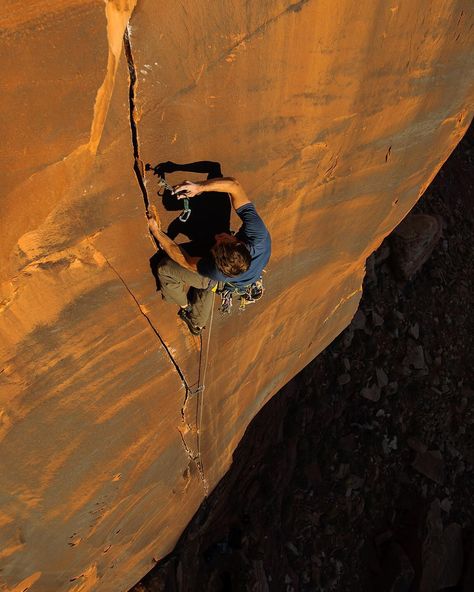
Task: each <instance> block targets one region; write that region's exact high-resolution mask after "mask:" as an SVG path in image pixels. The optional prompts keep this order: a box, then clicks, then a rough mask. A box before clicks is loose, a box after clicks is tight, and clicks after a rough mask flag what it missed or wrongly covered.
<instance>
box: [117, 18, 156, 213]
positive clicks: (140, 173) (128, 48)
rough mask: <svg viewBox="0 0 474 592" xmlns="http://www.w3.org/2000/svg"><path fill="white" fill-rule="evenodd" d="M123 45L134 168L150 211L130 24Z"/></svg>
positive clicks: (146, 205) (144, 200) (146, 206)
mask: <svg viewBox="0 0 474 592" xmlns="http://www.w3.org/2000/svg"><path fill="white" fill-rule="evenodd" d="M123 47H124V50H125V56H126V58H127V64H128V72H129V75H130V84H129V90H128V102H129V107H130V130H131V134H132V145H133V158H134V164H133V170H134V171H135V176H136V177H137V181H138V185H139V186H140V190H141V192H142V196H143V202H144V204H145V210H146V211H147V212H148V208H149V207H150V201H149V199H148V191H147V189H146V186H145V173H144V170H143V161H142V160H141V158H140V148H139V142H138V128H137V121H138V120H139V118H138V115H137V108H136V105H135V89H136V87H137V70H136V68H135V61H134V59H133V53H132V45H131V42H130V25H127V26H126V27H125V33H124V35H123Z"/></svg>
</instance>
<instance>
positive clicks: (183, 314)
mask: <svg viewBox="0 0 474 592" xmlns="http://www.w3.org/2000/svg"><path fill="white" fill-rule="evenodd" d="M189 313H190V311H189V309H188V308H180V309H179V311H178V316H179V317H180V318H181V319H182V320H183V321H184V322H185V323H186V325H187V326H188V329H189V330H190V331H191V333H192V334H193V335H201V333H202V330H203V329H204V327H198V326H197V325H195V324H194V323H193V322H192V320H191V317H190V316H189Z"/></svg>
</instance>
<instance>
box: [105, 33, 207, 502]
mask: <svg viewBox="0 0 474 592" xmlns="http://www.w3.org/2000/svg"><path fill="white" fill-rule="evenodd" d="M123 46H124V51H125V57H126V59H127V64H128V72H129V76H130V83H129V90H128V103H129V111H130V131H131V136H132V147H133V158H134V164H133V170H134V172H135V176H136V178H137V182H138V185H139V187H140V191H141V193H142V197H143V203H144V205H145V211H146V213H147V214H148V210H149V207H150V200H149V198H148V191H147V188H146V185H145V171H144V167H143V161H142V159H141V158H140V147H139V140H138V127H137V122H138V121H139V116H138V110H137V107H136V104H135V90H136V87H137V70H136V67H135V61H134V59H133V52H132V45H131V42H130V25H127V26H126V27H125V32H124V35H123ZM104 258H105V260H106V261H107V263H108V265H109V267H110V268H111V269H112V270H113V271H114V272H115V274H116V275H117V277H118V278H119V279H120V281H121V282H122V284H123V285H124V286H125V288H126V290H127V291H128V293H129V294H130V296H131V297H132V298H133V300H134V301H135V304H136V305H137V306H138V309H139V310H140V312H141V314H142V315H143V316H144V317H145V319H146V320H147V322H148V324H149V325H150V327H151V329H152V330H153V332H154V333H155V335H156V336H157V337H158V339H159V341H160V343H161V345H162V346H163V347H164V349H165V351H166V353H167V355H168V357H169V359H170V360H171V362H172V364H173V366H174V367H175V369H176V372H177V373H178V375H179V377H180V378H181V381H182V383H183V385H184V388H185V396H184V402H183V405H182V407H181V419H182V422H183V428H182V430H183V431H182V430H181V429H179V428H178V431H179V433H180V436H181V440H182V443H183V447H184V449H185V451H186V454H187V455H188V457H189V459H190V460H191V461H192V462H194V463H195V465H196V467H197V470H198V473H199V477H200V479H201V482H202V485H203V488H204V495H205V496H206V497H207V495H208V493H209V485H208V482H207V479H206V477H205V475H204V469H203V466H202V462H201V453H200V450H198V451H197V452H193V451H192V449H191V448H190V447H189V446H188V444H187V442H186V439H185V437H184V433H183V432H184V431H186V430H187V429H189V424H188V423H187V421H186V417H185V408H186V403H187V401H188V398H189V396H191V395H192V394H194V395H195V394H197V392H199V390H200V389H199V388H198V389H196V390H195V391H193V390H192V389H191V388H190V386H189V384H188V382H187V380H186V378H185V376H184V374H183V372H182V371H181V368H180V367H179V365H178V363H177V362H176V361H175V359H174V357H173V356H172V355H171V352H170V351H169V349H168V347H167V346H166V344H165V342H164V341H163V339H162V337H161V335H160V334H159V332H158V331H157V330H156V328H155V326H154V325H153V323H152V322H151V320H150V318H149V317H148V315H147V314H146V313H145V312H144V311H143V309H142V307H141V305H140V303H139V302H138V300H137V299H136V298H135V295H134V294H133V292H132V291H131V290H130V289H129V287H128V286H127V284H126V283H125V281H124V279H123V278H122V277H121V275H120V274H119V273H118V271H117V270H116V269H115V268H114V267H113V265H112V264H111V263H110V261H108V259H107V258H106V257H105V255H104ZM196 429H197V430H198V434H199V430H200V429H201V426H200V425H197V426H196ZM198 448H199V436H198Z"/></svg>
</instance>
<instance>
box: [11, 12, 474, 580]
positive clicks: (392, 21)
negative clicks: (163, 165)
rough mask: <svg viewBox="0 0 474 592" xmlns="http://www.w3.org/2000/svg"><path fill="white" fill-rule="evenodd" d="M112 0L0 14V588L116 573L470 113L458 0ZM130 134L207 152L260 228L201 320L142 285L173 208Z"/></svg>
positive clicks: (161, 149)
mask: <svg viewBox="0 0 474 592" xmlns="http://www.w3.org/2000/svg"><path fill="white" fill-rule="evenodd" d="M135 4H136V2H134V1H133V0H107V1H106V2H105V4H104V2H102V1H98V0H97V1H96V0H89V1H88V0H67V1H64V0H62V1H61V2H59V1H58V0H41V1H40V0H36V1H34V2H30V3H26V4H25V3H23V2H19V0H13V1H12V2H10V3H9V6H8V9H7V10H6V11H4V12H5V14H4V15H3V16H2V29H1V37H0V41H1V46H2V50H1V55H2V57H3V60H4V64H3V66H2V80H3V85H2V88H3V93H2V96H3V111H2V112H3V118H2V128H3V129H2V145H1V148H0V154H1V160H2V168H3V176H2V189H3V192H2V198H1V199H2V201H1V204H2V232H1V233H0V254H1V266H0V281H1V294H0V301H1V307H0V311H1V316H0V333H1V342H0V348H1V349H0V352H1V366H0V389H1V390H0V454H1V463H2V464H1V466H2V471H1V476H0V485H1V492H0V500H1V503H0V589H2V590H10V591H15V592H20V591H23V590H25V589H27V588H28V589H29V590H31V591H35V592H40V591H41V592H43V591H44V592H51V591H52V590H54V591H58V592H59V591H66V590H70V591H75V592H79V591H87V590H94V591H96V590H97V591H101V592H102V591H114V592H117V591H119V590H127V589H128V588H129V587H130V586H131V585H132V584H133V583H134V582H136V581H137V580H138V579H139V578H140V577H141V576H142V575H143V574H144V573H146V572H147V571H148V570H149V569H150V568H151V567H152V565H153V563H154V562H155V561H156V560H157V559H159V558H161V557H163V556H164V555H165V554H166V553H168V552H169V551H170V550H171V549H172V548H173V546H174V543H175V541H176V540H177V538H178V536H179V535H180V533H181V532H182V530H183V528H184V527H185V526H186V524H187V522H188V521H189V519H190V518H191V517H192V515H193V514H194V512H195V511H196V509H197V508H198V506H199V504H200V503H201V501H202V500H203V497H204V496H205V495H206V494H207V493H208V492H209V491H211V490H212V489H213V487H214V486H215V485H216V483H217V482H218V480H219V479H220V477H221V476H222V475H223V474H224V472H225V471H226V470H227V468H228V467H229V465H230V463H231V461H232V452H233V450H234V449H235V447H236V445H237V443H238V442H239V440H240V438H241V436H242V434H243V432H244V431H245V429H246V427H247V425H248V424H249V422H250V421H251V419H252V418H253V417H254V415H255V414H256V413H257V412H258V410H259V409H260V408H261V407H262V405H263V404H264V403H265V401H267V400H268V399H269V398H270V397H271V396H272V395H273V394H274V393H275V392H276V391H277V390H278V389H279V388H280V387H281V386H282V385H283V384H285V383H286V382H287V381H288V379H289V378H290V377H292V376H293V375H294V374H295V373H296V372H298V371H299V370H300V369H301V368H302V367H303V366H304V365H305V364H306V363H307V362H308V361H309V360H311V359H312V358H314V356H316V355H317V354H318V353H319V352H320V351H321V350H322V349H323V348H324V347H325V346H326V345H327V344H328V343H330V342H331V341H332V339H334V337H335V336H336V335H338V333H339V332H340V331H341V330H342V329H343V328H344V327H345V326H346V325H347V324H348V322H349V321H350V319H351V317H352V316H353V314H354V312H355V310H356V308H357V304H358V301H359V297H360V292H361V284H362V278H363V275H364V262H365V259H366V257H367V256H368V255H369V254H370V253H371V252H372V251H373V250H374V249H375V248H376V247H377V246H378V245H379V244H380V242H381V241H382V239H383V238H384V237H385V236H386V235H387V234H388V233H389V232H390V231H391V230H392V229H393V228H394V227H395V226H396V225H397V224H398V222H399V221H400V220H401V219H402V218H403V217H404V216H405V214H406V213H407V212H408V211H409V210H410V208H411V207H412V206H413V204H414V203H415V202H416V200H417V199H418V197H419V196H420V195H421V194H422V193H423V191H424V189H425V188H426V186H427V185H428V184H429V182H430V180H431V179H432V177H433V176H434V174H435V173H436V172H437V170H438V169H439V167H440V166H441V164H442V163H443V162H444V160H445V159H446V158H447V156H448V155H449V154H450V152H451V151H452V149H453V148H454V146H455V145H456V144H457V142H458V141H459V139H460V138H461V136H462V134H463V133H464V131H465V129H466V128H467V126H468V124H469V122H470V120H471V118H472V91H471V84H470V83H471V80H472V64H473V60H472V22H473V13H472V3H471V2H468V1H467V0H457V1H454V0H448V1H445V2H442V3H433V2H431V1H430V0H413V1H411V2H405V1H399V2H395V1H394V2H392V3H387V2H385V1H382V0H378V1H375V0H374V1H372V2H366V3H362V4H360V3H354V2H350V1H349V0H346V1H344V0H337V1H336V2H327V1H323V2H315V1H313V0H306V1H305V0H300V1H299V2H298V1H296V2H291V1H283V0H279V1H277V2H271V3H253V4H249V3H244V2H240V1H236V0H233V1H227V0H225V1H222V2H214V3H212V2H211V3H202V2H194V1H190V2H186V3H176V2H162V3H160V4H159V5H158V4H157V3H156V2H154V1H152V0H138V3H137V5H136V6H135ZM132 13H133V14H132ZM126 30H127V33H128V41H129V52H128V53H129V54H128V61H129V62H130V66H129V64H128V63H127V56H126V55H125V52H124V48H123V35H124V32H125V31H126ZM129 67H130V68H131V70H132V72H133V73H134V76H132V79H133V81H134V82H133V84H132V92H131V96H132V101H131V103H132V105H130V101H129V97H130V77H129ZM130 107H132V121H133V123H134V125H133V126H131V120H130ZM131 127H135V128H136V142H135V144H136V145H135V149H134V146H133V142H132V133H131ZM137 154H138V155H139V157H140V159H141V160H142V161H143V162H147V161H149V162H153V163H154V164H156V163H157V162H159V161H166V160H171V161H176V162H192V161H196V160H204V159H205V160H213V161H218V162H220V163H221V165H222V169H223V172H224V174H226V175H233V176H235V177H237V178H238V179H239V180H240V181H241V183H242V184H243V185H244V187H245V188H246V189H247V191H248V193H249V195H250V197H251V199H252V200H253V201H254V202H255V203H256V205H257V208H258V209H259V211H260V213H261V214H262V216H263V217H264V219H265V221H266V223H267V225H268V227H269V229H270V231H271V234H272V238H273V256H272V259H271V262H270V265H269V267H268V273H267V275H266V277H265V280H266V293H265V297H264V300H263V301H261V302H259V303H257V304H255V305H252V306H251V307H250V308H248V310H247V311H246V312H245V313H244V314H243V315H239V314H237V313H236V312H235V313H234V314H233V315H231V316H228V317H223V316H221V315H219V313H218V312H217V310H216V311H215V314H214V318H213V322H212V327H208V329H207V331H206V332H205V333H204V335H203V339H202V343H201V341H200V339H199V338H194V337H192V336H191V335H190V334H189V333H188V332H187V329H186V327H185V326H184V325H182V324H180V323H178V321H177V318H176V310H175V308H174V307H173V306H171V305H167V304H165V303H163V302H162V301H161V299H160V296H159V294H158V293H157V292H156V284H155V280H154V278H153V275H152V273H151V271H150V265H149V259H150V257H151V256H152V255H153V253H154V251H155V246H154V243H153V242H152V240H151V237H150V235H149V234H148V231H147V224H146V217H145V203H144V202H147V201H149V202H150V203H154V204H156V205H157V207H158V209H159V211H160V212H161V213H162V215H163V218H164V220H165V221H166V222H171V220H173V218H175V216H176V212H172V211H165V210H164V209H163V205H162V204H161V200H160V198H159V197H158V196H157V194H156V193H157V185H156V178H153V177H152V176H151V175H150V174H149V173H146V175H147V176H146V177H145V178H144V188H143V191H142V190H141V189H140V186H139V183H138V179H137V177H136V175H135V172H134V170H133V167H134V159H135V156H137ZM139 168H140V167H138V170H139ZM183 177H189V175H188V174H186V175H183V174H181V175H178V174H175V175H174V176H173V177H170V179H169V180H170V181H171V182H173V181H180V180H182V179H183ZM235 224H236V222H235V220H234V225H235ZM181 239H183V237H178V240H181ZM183 240H184V239H183ZM216 308H217V304H216ZM200 387H201V388H200ZM204 387H205V388H204ZM193 391H198V394H197V395H196V396H193V397H191V396H190V395H191V393H192V392H193Z"/></svg>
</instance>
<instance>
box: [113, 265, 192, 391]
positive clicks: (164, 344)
mask: <svg viewBox="0 0 474 592" xmlns="http://www.w3.org/2000/svg"><path fill="white" fill-rule="evenodd" d="M102 256H103V257H104V259H105V261H106V262H107V265H108V266H109V267H110V269H111V270H112V271H113V272H114V273H115V275H116V276H117V277H118V279H119V280H120V281H121V282H122V284H123V285H124V287H125V289H126V290H127V292H128V293H129V294H130V296H131V297H132V298H133V301H134V302H135V304H136V305H137V307H138V310H139V311H140V313H141V314H142V315H143V316H144V317H145V319H146V320H147V323H148V324H149V325H150V327H151V329H152V331H153V333H154V334H155V335H156V336H157V337H158V340H159V342H160V343H161V345H162V346H163V348H164V350H165V351H166V353H167V354H168V358H169V359H170V361H171V363H172V364H173V366H174V368H175V370H176V372H177V373H178V375H179V377H180V378H181V382H182V383H183V386H184V388H185V389H186V397H187V393H188V392H189V391H190V388H189V384H188V382H187V380H186V377H185V376H184V373H183V371H182V370H181V368H180V367H179V364H178V363H177V362H176V360H175V359H174V357H173V355H172V354H171V352H170V350H169V348H168V346H167V345H166V343H165V342H164V340H163V338H162V337H161V335H160V334H159V332H158V330H157V329H156V327H155V326H154V325H153V323H152V322H151V319H150V317H149V316H148V315H147V314H146V312H144V310H143V308H142V306H141V304H140V303H139V302H138V300H137V298H136V296H135V294H134V293H133V292H132V291H131V290H130V288H129V287H128V286H127V283H126V282H125V280H124V279H123V277H122V276H121V275H120V274H119V272H118V271H117V270H116V269H115V267H114V266H113V265H112V263H110V261H109V260H108V259H107V257H106V256H105V255H104V254H103V253H102Z"/></svg>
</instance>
